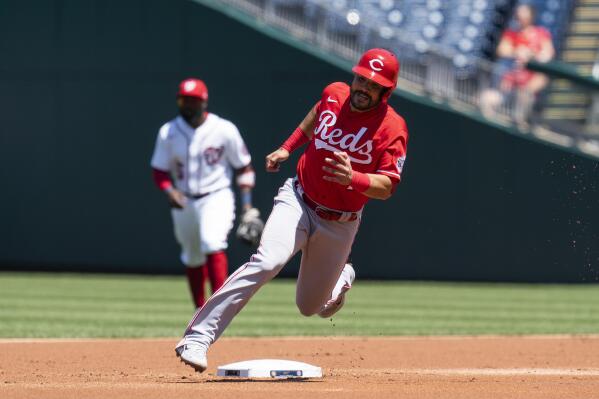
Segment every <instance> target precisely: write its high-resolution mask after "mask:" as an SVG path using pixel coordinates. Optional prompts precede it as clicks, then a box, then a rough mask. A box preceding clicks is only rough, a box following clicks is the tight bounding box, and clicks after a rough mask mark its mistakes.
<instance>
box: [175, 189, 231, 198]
mask: <svg viewBox="0 0 599 399" xmlns="http://www.w3.org/2000/svg"><path fill="white" fill-rule="evenodd" d="M225 188H227V187H222V188H217V189H216V190H213V191H208V192H207V193H203V194H190V193H185V196H186V197H187V198H191V199H194V200H199V199H200V198H204V197H206V196H208V195H210V194H214V193H215V192H217V191H220V190H224V189H225Z"/></svg>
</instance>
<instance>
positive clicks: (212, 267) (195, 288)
mask: <svg viewBox="0 0 599 399" xmlns="http://www.w3.org/2000/svg"><path fill="white" fill-rule="evenodd" d="M185 273H186V274H187V281H188V282H189V289H190V290H191V296H192V298H193V302H194V303H195V305H196V308H201V307H202V306H204V303H206V299H205V298H204V297H205V290H204V287H205V285H206V280H207V279H208V278H210V285H211V286H212V293H214V292H215V291H216V290H218V289H219V288H220V287H221V286H222V285H223V284H224V282H225V280H226V279H227V276H228V274H229V262H228V261H227V255H226V254H225V253H224V251H220V252H215V253H213V254H210V255H208V256H207V257H206V264H205V265H202V266H199V267H189V266H188V267H186V268H185Z"/></svg>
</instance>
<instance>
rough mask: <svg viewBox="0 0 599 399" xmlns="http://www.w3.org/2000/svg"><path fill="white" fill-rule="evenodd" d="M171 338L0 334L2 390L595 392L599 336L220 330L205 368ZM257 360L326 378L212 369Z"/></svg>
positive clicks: (378, 394)
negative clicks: (223, 373) (230, 375)
mask: <svg viewBox="0 0 599 399" xmlns="http://www.w3.org/2000/svg"><path fill="white" fill-rule="evenodd" d="M176 341H177V339H169V340H167V339H160V340H145V339H136V340H68V341H67V340H0V398H2V399H9V398H19V399H28V398H35V399H38V398H45V399H52V398H60V399H69V398H78V399H79V398H102V399H106V398H110V399H125V398H127V399H136V398H144V399H146V398H161V399H169V398H177V399H179V398H198V399H199V398H208V399H219V398H235V399H242V398H250V399H253V398H256V399H257V398H260V399H265V398H266V399H270V398H273V399H274V398H276V399H279V398H302V399H303V398H306V399H307V398H309V399H314V398H325V397H326V398H344V399H348V398H368V399H375V398H376V399H378V398H402V399H403V398H419V399H427V398H435V399H437V398H456V399H457V398H459V399H468V398H476V399H481V398H502V399H503V398H543V399H548V398H556V399H557V398H559V399H568V398H576V399H586V398H599V336H593V337H590V336H589V337H516V338H514V337H430V338H422V337H413V338H412V337H396V338H394V337H386V338H370V337H369V338H351V337H343V338H341V337H339V338H224V339H222V340H220V341H218V342H217V343H216V344H215V345H214V346H213V347H212V349H211V350H210V352H209V361H210V367H209V369H208V370H207V372H206V373H204V374H197V373H194V372H193V370H192V369H191V368H189V367H187V366H185V365H183V364H182V363H180V362H179V361H178V359H177V358H176V357H175V355H174V344H175V343H176ZM263 358H278V359H289V360H298V361H303V362H307V363H310V364H315V365H317V366H320V367H322V368H323V372H324V377H323V378H322V379H316V380H303V381H294V380H261V381H252V380H247V379H241V380H227V379H223V378H218V377H216V367H217V366H218V365H222V364H227V363H231V362H234V361H240V360H248V359H263Z"/></svg>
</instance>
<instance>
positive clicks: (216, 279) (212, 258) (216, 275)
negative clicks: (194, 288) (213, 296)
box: [206, 251, 229, 293]
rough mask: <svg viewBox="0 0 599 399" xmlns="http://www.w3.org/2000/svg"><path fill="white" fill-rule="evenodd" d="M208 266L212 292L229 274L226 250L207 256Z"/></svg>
mask: <svg viewBox="0 0 599 399" xmlns="http://www.w3.org/2000/svg"><path fill="white" fill-rule="evenodd" d="M206 268H207V269H208V277H210V284H211V285H212V293H214V292H215V291H216V290H218V289H219V288H220V287H221V286H222V285H223V284H224V282H225V280H226V279H227V276H228V274H229V262H228V261H227V255H226V254H225V252H224V251H220V252H215V253H213V254H210V255H208V256H207V257H206Z"/></svg>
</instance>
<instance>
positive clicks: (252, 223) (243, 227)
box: [236, 208, 264, 246]
mask: <svg viewBox="0 0 599 399" xmlns="http://www.w3.org/2000/svg"><path fill="white" fill-rule="evenodd" d="M262 230H264V222H263V221H262V219H260V211H259V210H258V209H256V208H251V209H248V210H247V211H245V212H244V213H243V215H242V216H241V222H240V223H239V227H237V232H236V236H237V238H239V239H240V240H241V241H242V242H244V243H246V244H248V245H251V246H258V244H259V243H260V237H261V236H262Z"/></svg>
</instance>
